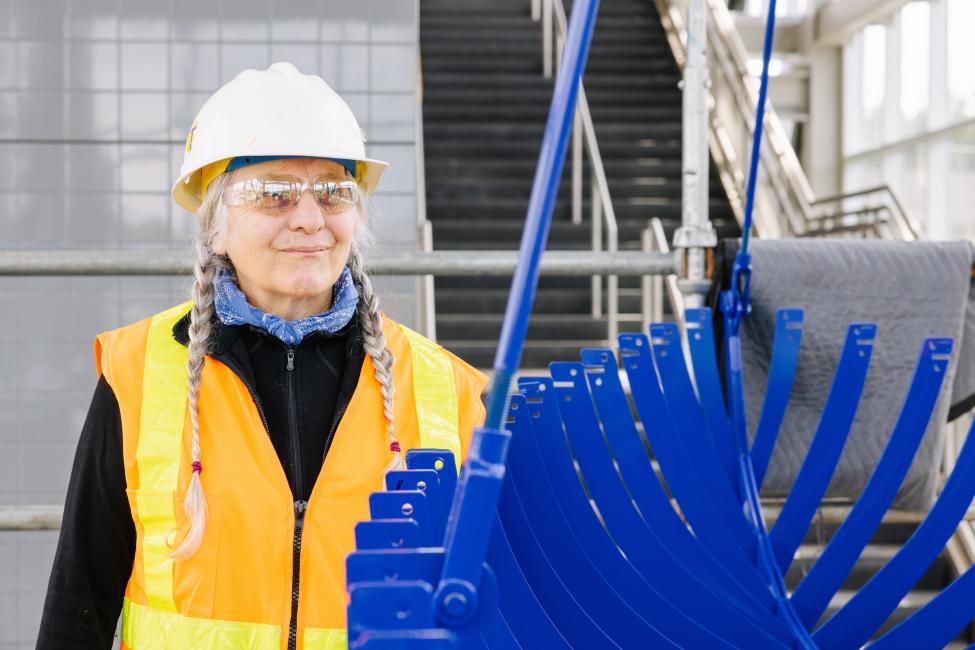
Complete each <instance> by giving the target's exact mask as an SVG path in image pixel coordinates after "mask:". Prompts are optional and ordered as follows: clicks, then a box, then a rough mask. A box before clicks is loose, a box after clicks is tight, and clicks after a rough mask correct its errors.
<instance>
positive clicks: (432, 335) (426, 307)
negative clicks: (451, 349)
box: [420, 220, 437, 341]
mask: <svg viewBox="0 0 975 650" xmlns="http://www.w3.org/2000/svg"><path fill="white" fill-rule="evenodd" d="M421 236H422V237H423V252H424V253H429V252H431V251H433V224H432V223H431V222H430V221H426V220H425V221H424V222H423V232H422V233H421ZM420 286H421V291H420V295H421V300H420V309H421V310H422V312H423V318H422V320H421V322H422V323H423V335H424V336H426V337H427V338H428V339H430V340H431V341H436V340H437V309H436V299H435V291H436V288H435V286H434V282H433V275H432V274H430V273H428V274H426V275H423V276H421V277H420Z"/></svg>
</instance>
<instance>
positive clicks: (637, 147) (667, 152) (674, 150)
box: [424, 127, 681, 164]
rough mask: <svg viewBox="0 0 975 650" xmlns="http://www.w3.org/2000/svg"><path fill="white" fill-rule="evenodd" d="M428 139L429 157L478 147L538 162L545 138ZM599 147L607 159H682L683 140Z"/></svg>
mask: <svg viewBox="0 0 975 650" xmlns="http://www.w3.org/2000/svg"><path fill="white" fill-rule="evenodd" d="M425 128H426V127H425ZM424 140H425V142H424V149H425V150H426V157H427V160H437V159H439V158H446V157H457V156H463V155H470V153H471V151H473V150H476V151H477V152H478V155H479V156H483V157H485V158H494V159H504V158H508V157H522V156H527V157H529V158H531V159H532V160H533V161H534V162H535V163H536V164H537V163H538V148H539V146H540V145H541V142H542V138H541V135H539V136H537V137H536V138H522V139H514V138H512V139H497V140H489V141H480V142H478V143H477V146H476V148H475V147H474V146H472V144H471V142H470V141H468V140H464V139H462V138H453V139H450V140H437V139H432V138H430V137H429V135H427V134H426V133H425V134H424ZM599 151H600V153H601V154H602V156H603V162H604V163H609V162H611V161H616V160H631V159H633V158H638V157H644V156H646V157H656V158H663V159H666V160H674V161H679V160H680V157H681V143H680V140H677V139H674V138H639V139H636V140H633V141H630V142H629V143H627V142H626V141H622V140H607V141H602V140H600V142H599Z"/></svg>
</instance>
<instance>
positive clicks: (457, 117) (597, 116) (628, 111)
mask: <svg viewBox="0 0 975 650" xmlns="http://www.w3.org/2000/svg"><path fill="white" fill-rule="evenodd" d="M547 116H548V104H547V103H542V102H531V103H528V102H519V103H513V104H506V103H501V102H498V103H476V104H475V103H471V104H462V105H458V104H453V105H449V106H448V105H444V104H442V103H441V104H430V103H425V104H424V107H423V118H424V119H425V120H426V119H429V120H431V121H435V122H436V123H438V124H449V125H460V124H468V123H471V122H475V123H476V122H483V123H491V122H507V123H509V124H511V123H515V124H520V123H523V122H528V123H532V124H545V120H546V118H547ZM661 121H666V122H668V123H676V124H680V122H681V113H680V106H677V105H673V106H600V107H598V109H597V110H596V111H594V112H593V122H594V124H595V125H596V126H597V129H598V128H599V125H602V124H604V123H615V122H634V123H637V124H641V123H645V122H661Z"/></svg>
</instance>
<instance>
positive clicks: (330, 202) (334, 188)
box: [312, 180, 359, 214]
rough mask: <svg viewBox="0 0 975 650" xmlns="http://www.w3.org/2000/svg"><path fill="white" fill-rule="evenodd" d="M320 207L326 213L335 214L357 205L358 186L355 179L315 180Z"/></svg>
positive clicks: (315, 190) (314, 187)
mask: <svg viewBox="0 0 975 650" xmlns="http://www.w3.org/2000/svg"><path fill="white" fill-rule="evenodd" d="M312 187H313V190H314V192H315V200H317V201H318V207H320V208H321V209H322V211H323V212H324V213H325V214H334V213H337V212H341V211H343V210H347V209H348V208H350V207H352V206H353V205H355V200H356V195H357V194H356V193H357V192H358V189H359V188H358V186H357V185H356V184H355V182H354V181H341V182H335V181H321V180H319V181H315V183H314V185H313V186H312Z"/></svg>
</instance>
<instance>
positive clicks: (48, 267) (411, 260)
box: [0, 250, 676, 277]
mask: <svg viewBox="0 0 975 650" xmlns="http://www.w3.org/2000/svg"><path fill="white" fill-rule="evenodd" d="M517 255H518V254H517V251H476V252H472V251H430V252H422V251H416V252H398V253H385V254H383V255H382V257H376V258H374V259H370V260H367V261H366V268H367V269H368V270H369V272H370V273H374V274H377V275H446V276H457V277H460V276H477V275H511V273H512V271H513V270H514V268H515V260H516V258H517ZM192 269H193V258H192V256H191V255H190V254H189V253H188V252H183V251H153V252H152V253H151V254H147V252H146V251H79V250H63V251H46V250H45V251H0V276H4V275H8V276H9V275H189V274H190V273H192ZM675 269H676V261H675V258H674V256H673V255H672V254H670V253H661V252H657V253H641V252H637V251H624V252H618V251H617V252H605V251H603V252H595V253H593V252H589V251H546V252H545V253H544V254H543V255H542V262H541V272H542V274H544V275H562V276H586V275H594V274H600V275H626V276H637V275H667V274H670V273H675Z"/></svg>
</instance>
